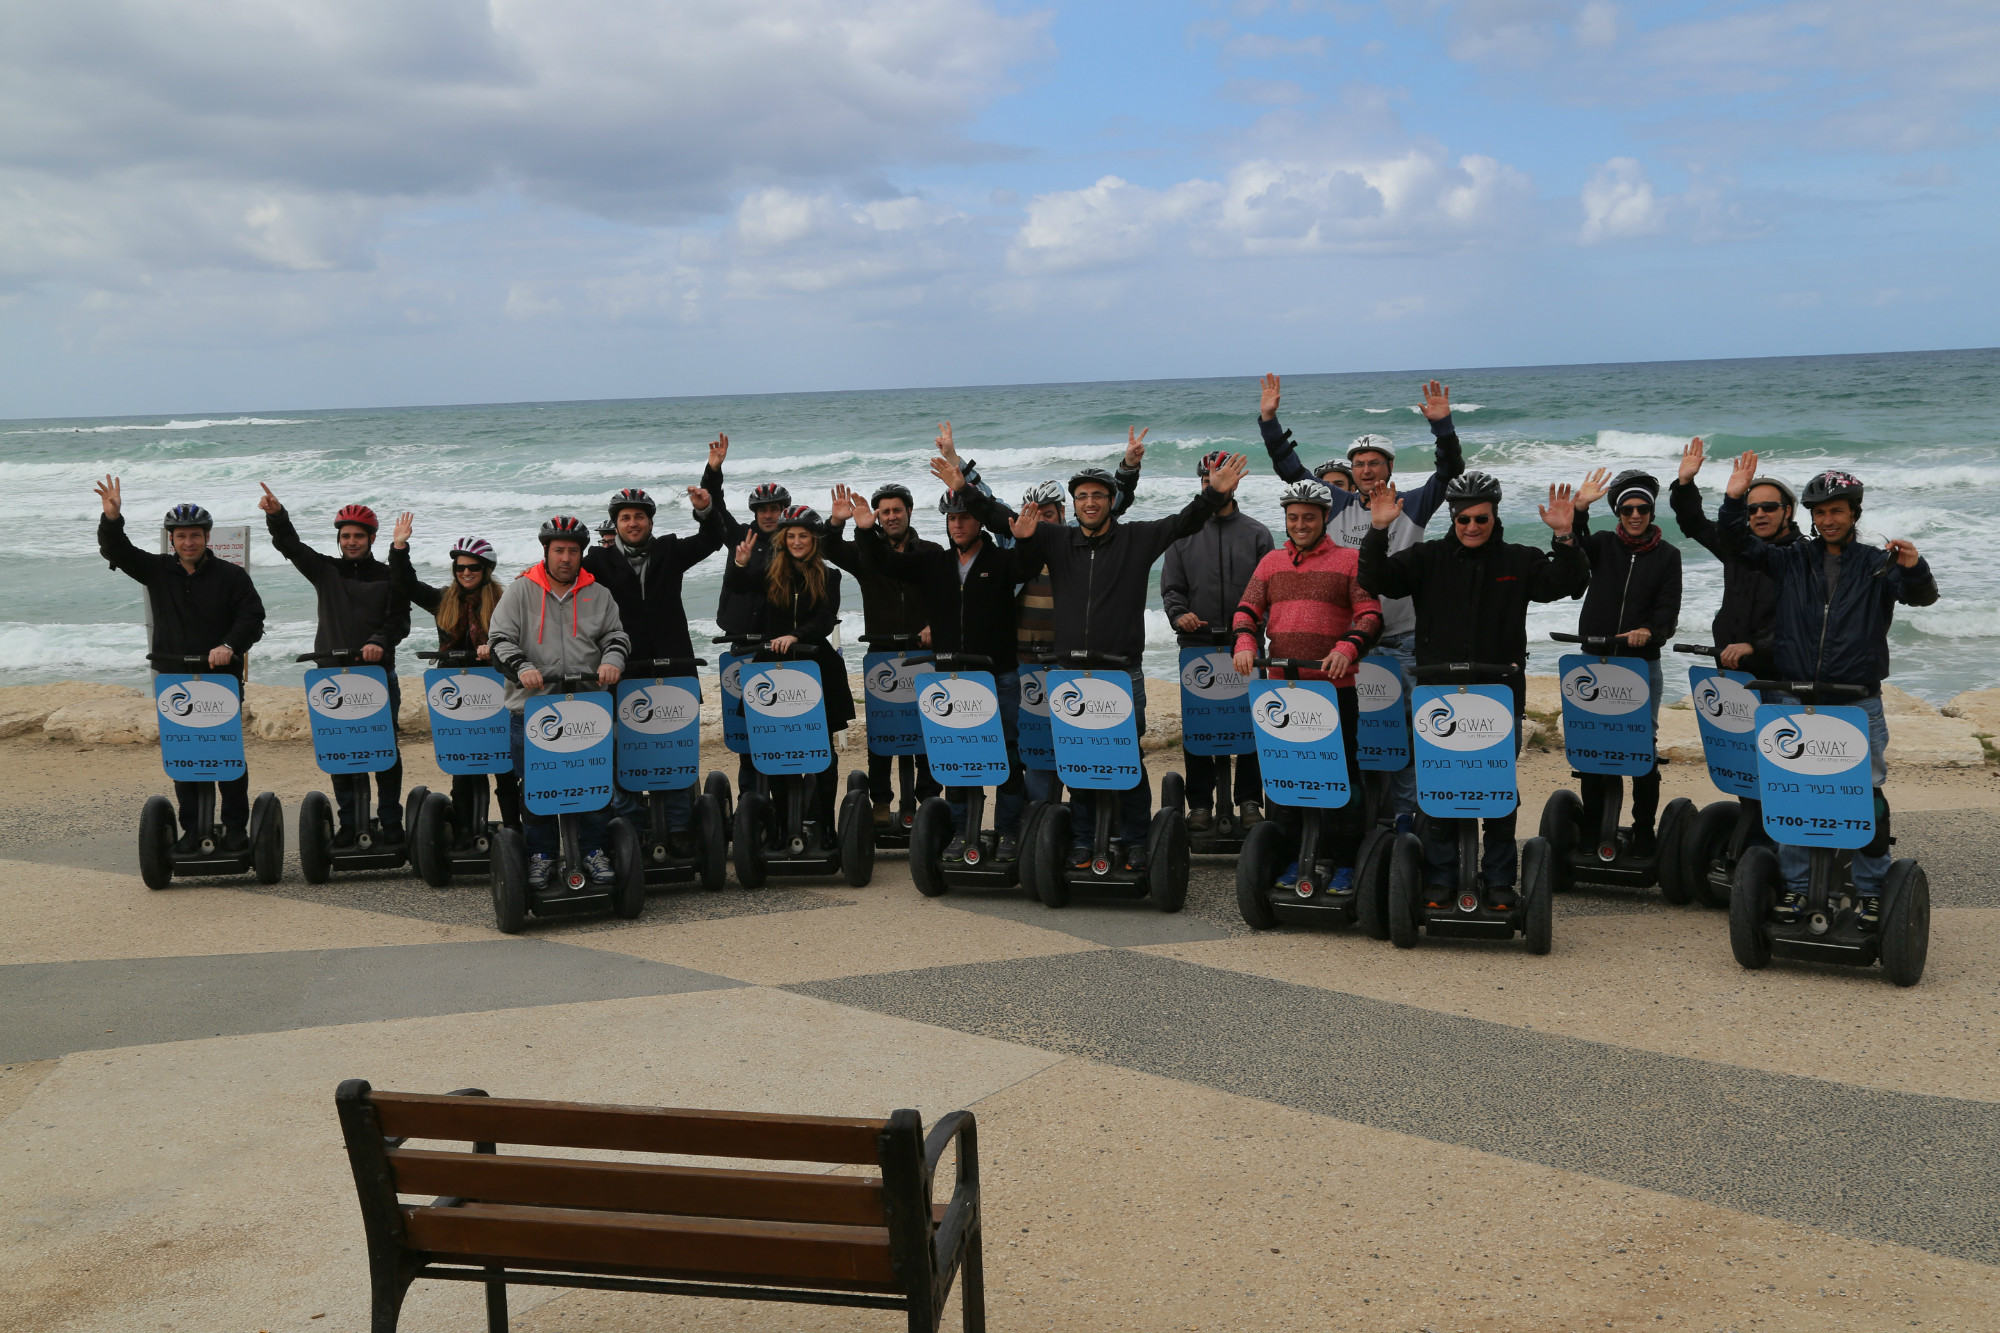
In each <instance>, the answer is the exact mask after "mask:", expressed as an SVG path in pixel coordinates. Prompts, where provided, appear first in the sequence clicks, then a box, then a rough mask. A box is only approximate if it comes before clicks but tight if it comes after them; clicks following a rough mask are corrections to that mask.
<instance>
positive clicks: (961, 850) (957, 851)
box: [944, 836, 965, 861]
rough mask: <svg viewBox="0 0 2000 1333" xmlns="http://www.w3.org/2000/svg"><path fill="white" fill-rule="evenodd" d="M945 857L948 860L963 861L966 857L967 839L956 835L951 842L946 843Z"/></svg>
mask: <svg viewBox="0 0 2000 1333" xmlns="http://www.w3.org/2000/svg"><path fill="white" fill-rule="evenodd" d="M944 859H945V860H947V861H963V860H964V859H965V839H964V838H961V837H957V836H954V837H953V838H952V840H951V841H950V842H948V843H946V844H945V845H944Z"/></svg>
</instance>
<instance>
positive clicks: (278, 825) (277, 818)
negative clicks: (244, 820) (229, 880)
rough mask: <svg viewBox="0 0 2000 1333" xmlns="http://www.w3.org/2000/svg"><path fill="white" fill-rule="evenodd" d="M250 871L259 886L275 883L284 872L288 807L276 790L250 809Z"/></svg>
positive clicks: (264, 796) (262, 795) (260, 798)
mask: <svg viewBox="0 0 2000 1333" xmlns="http://www.w3.org/2000/svg"><path fill="white" fill-rule="evenodd" d="M250 871H251V873H252V874H254V875H256V877H257V882H258V883H259V884H276V883H277V882H278V880H279V879H280V878H282V877H283V875H284V873H285V807H284V805H283V804H282V803H281V802H280V801H279V800H278V793H276V792H274V791H267V792H264V793H263V794H261V795H260V796H258V797H257V803H256V804H255V805H253V806H251V807H250Z"/></svg>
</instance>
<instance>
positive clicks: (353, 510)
mask: <svg viewBox="0 0 2000 1333" xmlns="http://www.w3.org/2000/svg"><path fill="white" fill-rule="evenodd" d="M350 523H359V524H360V525H361V526H362V527H364V528H366V529H368V531H369V532H371V533H372V532H374V531H375V530H376V528H378V527H380V526H381V525H380V524H378V523H377V522H376V521H375V511H374V510H372V509H370V508H369V507H368V506H367V505H342V506H341V507H340V512H339V513H338V514H335V515H334V516H333V526H334V529H335V531H338V530H339V529H341V528H344V527H346V526H347V525H348V524H350Z"/></svg>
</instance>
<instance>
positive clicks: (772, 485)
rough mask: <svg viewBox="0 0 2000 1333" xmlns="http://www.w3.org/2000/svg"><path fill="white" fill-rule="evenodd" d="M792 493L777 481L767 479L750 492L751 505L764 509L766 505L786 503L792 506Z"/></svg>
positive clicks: (753, 507) (787, 505) (754, 507)
mask: <svg viewBox="0 0 2000 1333" xmlns="http://www.w3.org/2000/svg"><path fill="white" fill-rule="evenodd" d="M791 503H792V493H791V492H790V491H788V490H786V489H785V488H784V487H783V486H780V485H779V484H778V483H777V482H775V481H767V482H765V483H764V484H763V485H761V486H757V487H755V488H753V489H752V490H751V492H750V507H751V508H752V509H762V508H763V507H764V506H765V505H785V506H786V507H788V508H789V507H790V505H791Z"/></svg>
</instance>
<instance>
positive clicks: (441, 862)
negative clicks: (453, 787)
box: [409, 791, 458, 889]
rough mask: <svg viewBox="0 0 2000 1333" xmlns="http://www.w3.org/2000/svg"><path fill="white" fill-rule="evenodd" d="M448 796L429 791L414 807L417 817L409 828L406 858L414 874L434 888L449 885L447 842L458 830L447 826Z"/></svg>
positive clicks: (451, 811) (448, 814) (449, 824)
mask: <svg viewBox="0 0 2000 1333" xmlns="http://www.w3.org/2000/svg"><path fill="white" fill-rule="evenodd" d="M452 815H453V810H452V807H451V797H449V796H447V795H445V794H444V793H443V792H441V791H434V792H431V793H430V794H429V795H427V796H425V797H424V803H423V804H422V805H420V806H418V807H417V817H416V820H415V822H413V823H412V824H411V825H410V827H409V835H410V859H411V860H412V861H414V862H416V864H417V873H418V874H419V875H421V876H423V880H424V883H426V884H428V885H430V886H431V887H432V888H434V889H442V888H446V887H448V886H449V885H450V884H451V841H452V838H453V837H454V836H456V834H457V832H458V830H457V829H455V828H453V827H452V826H451V823H452Z"/></svg>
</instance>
